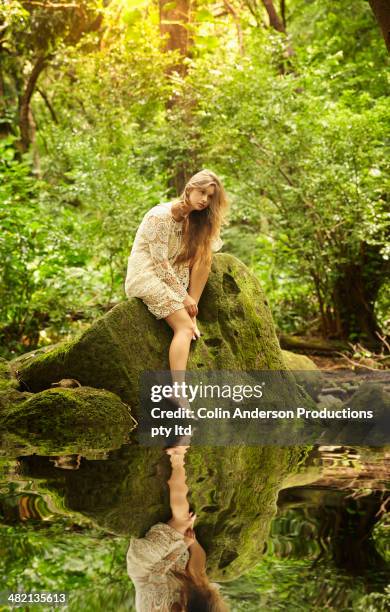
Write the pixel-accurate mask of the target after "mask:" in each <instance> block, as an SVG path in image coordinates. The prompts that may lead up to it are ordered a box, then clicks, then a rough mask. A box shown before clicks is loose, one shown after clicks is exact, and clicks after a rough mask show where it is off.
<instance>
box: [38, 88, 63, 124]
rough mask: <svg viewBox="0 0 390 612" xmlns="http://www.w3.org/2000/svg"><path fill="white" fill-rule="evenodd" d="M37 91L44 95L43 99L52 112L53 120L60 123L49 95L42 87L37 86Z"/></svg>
mask: <svg viewBox="0 0 390 612" xmlns="http://www.w3.org/2000/svg"><path fill="white" fill-rule="evenodd" d="M37 92H38V93H39V94H40V95H41V96H42V99H43V101H44V103H45V104H46V106H47V108H48V109H49V113H50V116H51V118H52V120H53V122H54V123H57V124H58V119H57V115H56V113H55V110H54V108H53V105H52V103H51V102H50V100H49V98H48V97H47V95H46V94H45V92H44V91H42V89H39V88H37Z"/></svg>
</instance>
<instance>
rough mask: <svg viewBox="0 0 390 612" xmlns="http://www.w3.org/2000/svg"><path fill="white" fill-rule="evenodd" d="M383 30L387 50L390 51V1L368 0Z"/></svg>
mask: <svg viewBox="0 0 390 612" xmlns="http://www.w3.org/2000/svg"><path fill="white" fill-rule="evenodd" d="M368 1H369V3H370V6H371V8H372V12H373V13H374V15H375V17H376V20H377V22H378V23H379V25H380V28H381V30H382V34H383V38H384V39H385V43H386V47H387V50H388V51H389V53H390V2H389V0H368Z"/></svg>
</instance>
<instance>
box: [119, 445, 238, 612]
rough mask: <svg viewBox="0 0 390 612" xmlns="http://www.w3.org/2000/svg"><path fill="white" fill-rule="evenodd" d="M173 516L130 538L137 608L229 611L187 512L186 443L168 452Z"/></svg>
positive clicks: (130, 568) (150, 611)
mask: <svg viewBox="0 0 390 612" xmlns="http://www.w3.org/2000/svg"><path fill="white" fill-rule="evenodd" d="M167 452H168V453H169V454H170V456H171V465H172V474H171V478H170V480H169V481H168V485H169V491H170V504H171V510H172V518H171V520H170V521H168V523H157V524H156V525H153V527H151V529H149V531H148V532H147V534H146V535H145V537H144V538H138V539H136V538H132V539H131V541H130V546H129V549H128V552H127V572H128V574H129V576H130V578H131V579H132V580H133V582H134V585H135V589H136V610H137V612H184V611H188V612H226V611H227V610H228V608H227V606H226V604H225V603H224V602H223V600H222V598H221V596H220V594H219V592H218V588H217V587H216V586H215V585H213V584H211V583H210V581H209V579H208V577H207V575H206V554H205V552H204V550H203V548H202V546H201V545H200V544H199V542H198V541H197V540H196V537H195V532H194V529H193V525H194V522H195V519H196V516H195V515H193V514H192V513H190V512H189V505H188V501H187V492H188V489H187V486H186V483H185V470H184V453H185V452H186V447H184V446H181V447H176V448H174V449H169V450H168V451H167Z"/></svg>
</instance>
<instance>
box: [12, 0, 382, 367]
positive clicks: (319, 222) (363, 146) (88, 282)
mask: <svg viewBox="0 0 390 612" xmlns="http://www.w3.org/2000/svg"><path fill="white" fill-rule="evenodd" d="M389 15H390V9H389V7H388V5H387V3H386V2H385V1H384V0H383V1H380V0H379V1H378V0H371V1H370V2H368V1H366V0H356V1H355V2H353V3H352V4H351V3H350V2H347V0H339V1H338V2H332V1H331V0H321V1H320V0H280V1H279V0H274V1H273V0H250V1H249V0H220V1H218V2H206V1H205V0H196V1H192V2H191V1H190V0H177V1H176V2H170V1H168V2H167V1H166V0H159V2H156V1H152V0H139V1H137V2H136V1H132V0H111V1H110V0H104V1H101V0H88V1H87V0H85V1H84V0H81V1H77V2H75V1H73V0H40V1H38V0H37V1H23V0H21V1H19V0H3V1H2V2H1V3H0V92H1V102H0V148H1V153H0V207H1V209H0V259H1V294H0V338H1V345H2V349H1V351H2V355H3V357H6V358H11V357H12V356H15V355H17V354H19V353H21V352H25V351H30V350H32V349H35V348H36V347H40V346H45V345H48V344H53V343H55V342H58V341H59V340H61V339H63V338H67V337H69V336H71V335H73V334H74V333H75V332H77V331H79V330H82V329H84V328H85V326H87V325H88V324H89V323H90V322H91V321H92V320H94V318H96V317H97V316H98V315H100V314H102V313H104V312H106V311H107V310H109V309H110V308H111V307H112V306H113V305H115V304H116V303H118V302H120V301H121V300H123V299H124V291H123V281H124V275H125V270H126V262H127V257H128V254H129V252H130V249H131V245H132V240H133V238H134V234H135V231H136V228H137V226H138V224H139V222H140V220H141V218H142V216H143V215H144V214H145V212H146V211H147V210H148V209H149V208H151V207H152V206H154V205H156V204H157V203H158V202H160V201H166V200H168V199H172V198H174V197H176V196H177V195H179V194H180V192H181V189H182V187H183V185H184V183H185V182H186V180H187V179H188V178H189V177H190V176H191V175H192V174H193V173H194V172H196V171H197V170H199V169H201V168H203V167H206V168H211V169H212V170H213V171H214V172H216V173H217V174H218V175H219V176H220V177H221V179H222V180H223V182H224V184H225V186H226V189H227V192H228V195H229V201H230V214H229V219H228V223H227V224H226V226H225V227H224V228H223V235H222V238H223V241H224V247H223V250H224V251H226V252H230V253H232V254H233V255H235V256H237V257H238V258H239V259H241V260H242V261H243V262H244V263H245V264H246V265H247V266H249V267H250V269H251V270H252V271H253V272H254V273H255V274H256V275H257V277H258V279H259V280H260V282H261V284H262V286H263V289H264V291H265V293H266V296H267V298H268V300H269V303H270V306H271V310H272V313H273V316H274V319H275V323H276V325H277V328H278V331H279V333H280V334H286V335H288V336H289V337H291V336H292V337H295V336H298V337H306V338H307V337H309V338H313V337H314V338H322V339H326V340H329V341H340V342H342V343H344V345H345V346H354V347H355V348H356V347H359V350H361V351H364V350H366V352H367V354H369V355H371V354H375V353H377V354H380V353H382V352H383V350H384V347H386V346H387V347H388V339H386V338H388V333H389V315H388V313H389V292H388V285H387V286H386V280H387V279H388V272H389V195H388V184H389V176H390V174H389V159H390V156H389V150H388V149H389V147H388V139H389V125H390V102H389V96H388V94H389V72H388V67H389V58H388V52H387V49H386V44H387V45H389V36H388V32H389V28H390V26H389V23H390V16H389ZM382 34H383V35H382Z"/></svg>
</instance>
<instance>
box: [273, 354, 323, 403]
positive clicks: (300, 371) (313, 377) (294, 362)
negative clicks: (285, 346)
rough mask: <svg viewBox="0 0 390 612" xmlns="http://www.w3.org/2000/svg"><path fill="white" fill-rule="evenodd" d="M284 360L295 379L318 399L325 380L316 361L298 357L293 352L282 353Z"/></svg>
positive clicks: (301, 356)
mask: <svg viewBox="0 0 390 612" xmlns="http://www.w3.org/2000/svg"><path fill="white" fill-rule="evenodd" d="M282 355H283V360H284V363H285V364H286V366H287V368H288V369H289V370H292V371H293V374H294V378H295V380H296V381H297V383H298V384H299V385H302V387H303V388H304V389H305V390H306V392H307V393H308V394H309V395H310V397H312V398H317V396H318V393H319V391H320V390H321V388H322V387H323V385H324V379H323V376H322V375H321V372H320V370H319V369H318V368H317V366H316V364H315V363H314V361H312V360H311V359H309V357H306V355H298V354H297V353H293V352H291V351H282Z"/></svg>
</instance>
